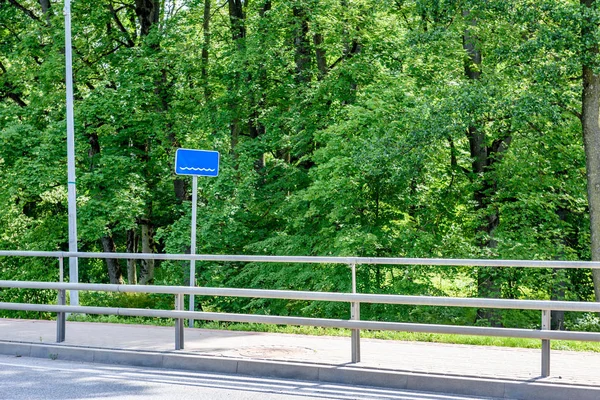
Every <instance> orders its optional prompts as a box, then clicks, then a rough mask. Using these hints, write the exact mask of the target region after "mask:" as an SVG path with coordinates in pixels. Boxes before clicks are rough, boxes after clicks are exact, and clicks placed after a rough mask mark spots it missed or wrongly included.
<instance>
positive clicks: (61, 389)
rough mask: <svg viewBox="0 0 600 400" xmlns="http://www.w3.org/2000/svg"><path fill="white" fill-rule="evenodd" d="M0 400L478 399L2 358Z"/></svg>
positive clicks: (32, 359) (0, 357)
mask: <svg viewBox="0 0 600 400" xmlns="http://www.w3.org/2000/svg"><path fill="white" fill-rule="evenodd" d="M0 399H11V400H13V399H119V400H141V399H176V400H188V399H189V400H192V399H193V400H209V399H210V400H218V399H228V400H242V399H243V400H300V399H302V400H307V399H357V400H387V399H389V400H468V399H470V400H472V399H481V398H475V397H466V396H456V395H443V394H439V393H438V394H434V393H423V392H410V391H402V390H391V389H381V388H373V387H357V386H346V385H336V384H325V383H322V382H306V381H294V380H284V379H267V378H255V377H243V376H233V375H223V374H214V373H199V372H189V371H179V370H165V369H155V368H142V367H130V366H121V365H99V364H88V363H81V362H69V361H61V360H52V359H39V358H29V357H15V356H4V355H0Z"/></svg>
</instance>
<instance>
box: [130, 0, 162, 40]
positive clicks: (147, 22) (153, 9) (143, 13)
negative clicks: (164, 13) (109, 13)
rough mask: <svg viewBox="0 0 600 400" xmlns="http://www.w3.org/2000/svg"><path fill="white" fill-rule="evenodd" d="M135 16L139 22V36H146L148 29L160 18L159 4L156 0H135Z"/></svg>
mask: <svg viewBox="0 0 600 400" xmlns="http://www.w3.org/2000/svg"><path fill="white" fill-rule="evenodd" d="M135 14H136V15H137V17H138V20H139V22H140V34H141V36H142V37H145V36H148V34H149V33H150V29H152V27H153V26H154V25H156V24H158V20H159V17H160V2H159V1H157V0H135Z"/></svg>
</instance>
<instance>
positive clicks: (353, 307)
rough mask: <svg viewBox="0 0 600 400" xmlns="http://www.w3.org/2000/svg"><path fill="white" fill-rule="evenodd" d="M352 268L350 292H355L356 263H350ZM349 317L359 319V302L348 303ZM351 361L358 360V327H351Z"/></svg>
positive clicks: (355, 361) (356, 361)
mask: <svg viewBox="0 0 600 400" xmlns="http://www.w3.org/2000/svg"><path fill="white" fill-rule="evenodd" d="M350 268H351V269H352V293H356V264H350ZM350 319H352V320H354V321H358V320H360V303H359V302H352V303H351V304H350ZM351 346H352V362H353V363H358V362H360V329H352V344H351Z"/></svg>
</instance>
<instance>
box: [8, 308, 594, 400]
mask: <svg viewBox="0 0 600 400" xmlns="http://www.w3.org/2000/svg"><path fill="white" fill-rule="evenodd" d="M174 338H175V330H174V328H171V327H156V326H142V325H117V324H105V323H88V322H67V330H66V341H65V342H64V343H63V344H60V345H57V344H56V343H55V340H56V324H55V322H54V321H38V320H15V319H0V353H3V354H15V355H25V356H27V355H31V356H39V355H40V354H41V355H42V356H44V354H45V355H46V356H50V357H54V354H56V357H59V358H64V359H69V358H70V359H73V360H81V361H96V362H108V363H122V364H132V365H150V366H153V365H155V366H159V367H160V366H166V365H167V364H168V365H170V366H171V367H173V368H183V369H200V370H214V371H218V372H232V373H245V374H251V375H271V376H278V377H286V376H284V375H285V374H286V373H287V374H288V375H290V376H289V377H291V376H294V377H297V376H304V377H306V378H307V379H312V378H314V377H315V376H316V379H317V380H327V381H337V382H340V383H356V384H369V383H371V384H373V385H375V386H379V385H381V386H392V387H394V385H396V387H402V388H409V387H408V386H410V382H411V379H412V382H413V386H417V387H416V388H413V389H414V390H429V391H441V392H448V393H458V394H470V395H477V396H489V397H498V398H519V399H536V398H539V399H544V400H551V399H555V398H556V399H588V398H589V399H600V353H587V352H570V351H552V355H551V376H550V377H548V378H540V368H541V367H540V365H541V360H540V358H541V356H540V350H535V349H518V348H500V347H482V346H467V345H449V344H435V343H420V342H399V341H389V340H376V339H362V340H361V354H362V361H361V362H360V363H358V364H350V338H346V337H323V336H305V335H289V334H271V333H254V332H229V331H217V330H206V329H186V330H185V350H179V351H175V350H174ZM67 350H69V351H67ZM19 351H20V352H21V354H18V353H19ZM93 354H95V355H93ZM111 354H112V356H111ZM151 354H154V355H159V356H160V357H161V358H160V363H158V361H156V362H155V361H143V360H142V358H143V356H147V357H150V355H151ZM128 360H130V362H129V361H128ZM136 360H137V361H136ZM148 360H150V358H148ZM234 362H235V367H233V364H232V363H234ZM165 363H166V364H165ZM232 368H233V369H232ZM244 368H246V369H244ZM286 368H287V369H288V372H285V371H286ZM311 368H312V369H311ZM261 371H262V372H261ZM269 371H270V372H269ZM311 371H312V372H311ZM312 374H316V375H312ZM336 374H337V375H336ZM336 376H337V377H336ZM328 377H329V378H331V379H329V378H328ZM352 377H354V378H352ZM418 377H421V379H420V380H419V379H417V378H418ZM386 382H389V384H388V383H386ZM403 382H406V384H404V383H403ZM538 396H541V397H538ZM565 396H566V397H565ZM573 396H576V397H573Z"/></svg>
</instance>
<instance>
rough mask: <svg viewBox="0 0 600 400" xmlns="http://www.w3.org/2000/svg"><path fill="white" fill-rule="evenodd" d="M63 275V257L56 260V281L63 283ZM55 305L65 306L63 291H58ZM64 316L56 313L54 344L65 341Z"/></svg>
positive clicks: (61, 313)
mask: <svg viewBox="0 0 600 400" xmlns="http://www.w3.org/2000/svg"><path fill="white" fill-rule="evenodd" d="M63 274H64V259H63V257H59V258H58V281H59V282H63V280H64V279H63ZM56 303H57V304H58V305H59V306H64V305H65V304H67V293H66V291H65V290H64V289H59V290H58V298H57V301H56ZM66 320H67V318H66V315H65V313H64V312H59V313H56V342H57V343H62V342H64V341H65V331H66Z"/></svg>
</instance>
